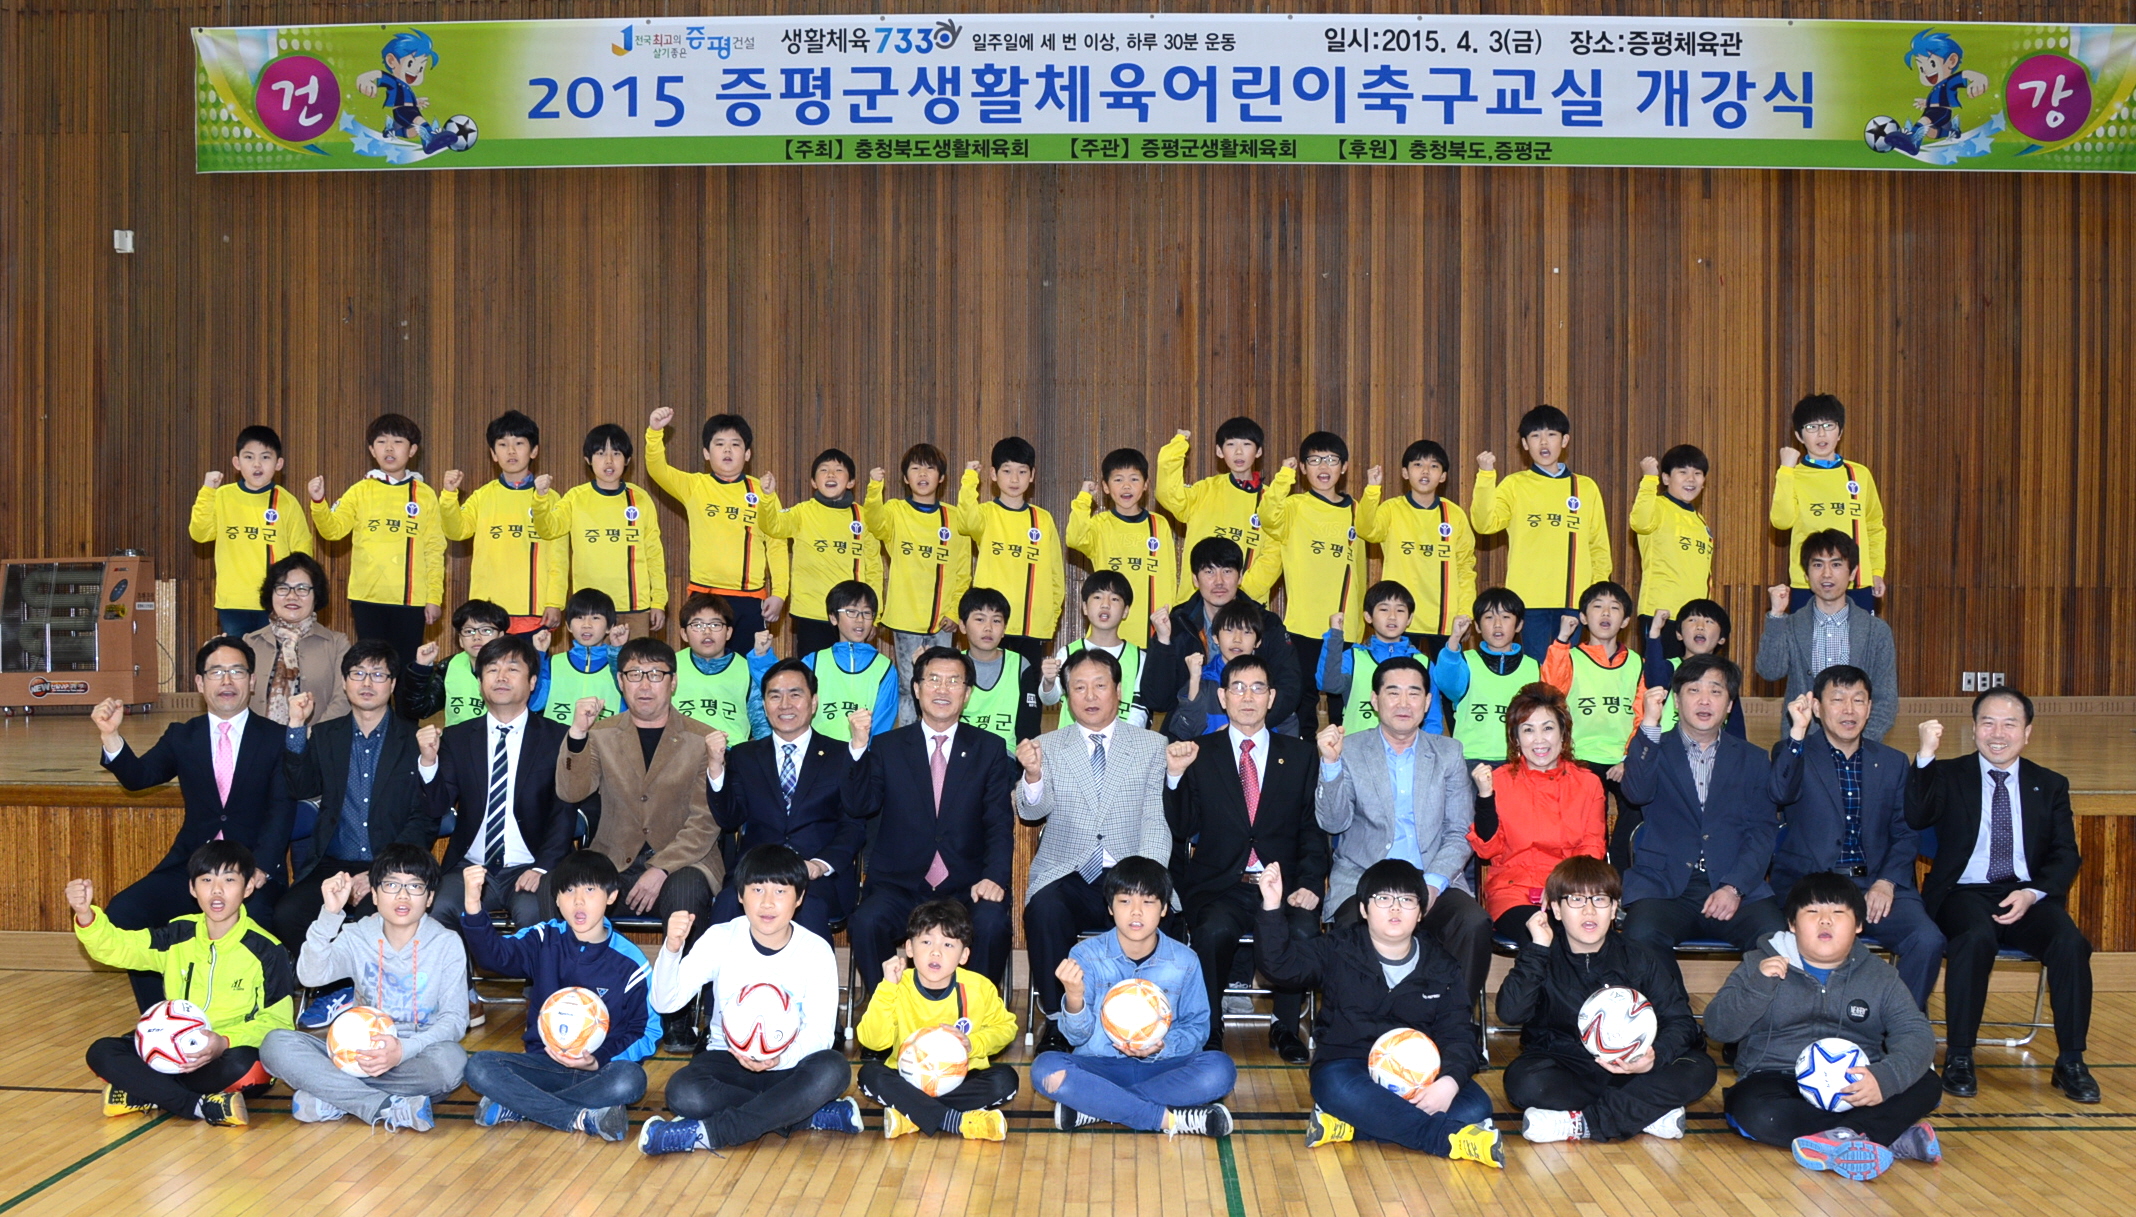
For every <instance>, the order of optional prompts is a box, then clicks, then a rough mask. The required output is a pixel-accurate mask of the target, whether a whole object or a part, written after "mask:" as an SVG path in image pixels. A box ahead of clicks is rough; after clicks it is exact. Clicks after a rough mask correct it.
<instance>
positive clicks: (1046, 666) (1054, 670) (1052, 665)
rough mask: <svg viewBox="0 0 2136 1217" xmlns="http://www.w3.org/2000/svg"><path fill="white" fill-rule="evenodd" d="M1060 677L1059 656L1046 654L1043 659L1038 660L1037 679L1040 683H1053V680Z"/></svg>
mask: <svg viewBox="0 0 2136 1217" xmlns="http://www.w3.org/2000/svg"><path fill="white" fill-rule="evenodd" d="M1060 677H1061V661H1060V657H1059V656H1057V655H1048V656H1046V657H1045V658H1044V659H1041V660H1039V661H1038V679H1039V683H1040V684H1044V685H1051V684H1053V682H1055V681H1057V680H1059V679H1060Z"/></svg>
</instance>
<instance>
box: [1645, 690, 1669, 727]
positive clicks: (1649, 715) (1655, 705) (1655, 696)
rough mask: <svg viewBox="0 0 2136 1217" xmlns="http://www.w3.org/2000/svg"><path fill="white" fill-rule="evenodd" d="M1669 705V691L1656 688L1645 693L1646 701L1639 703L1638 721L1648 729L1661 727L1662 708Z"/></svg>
mask: <svg viewBox="0 0 2136 1217" xmlns="http://www.w3.org/2000/svg"><path fill="white" fill-rule="evenodd" d="M1668 704H1669V691H1668V690H1667V689H1665V688H1661V687H1659V686H1656V687H1655V688H1652V689H1648V690H1647V691H1646V699H1645V700H1644V701H1643V702H1641V703H1640V707H1639V721H1640V722H1641V723H1642V724H1644V725H1646V726H1649V727H1659V726H1660V725H1661V711H1662V708H1663V707H1665V706H1667V705H1668Z"/></svg>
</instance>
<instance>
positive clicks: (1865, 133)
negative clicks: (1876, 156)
mask: <svg viewBox="0 0 2136 1217" xmlns="http://www.w3.org/2000/svg"><path fill="white" fill-rule="evenodd" d="M1905 130H1906V128H1905V126H1904V125H1903V124H1901V123H1900V122H1899V120H1898V119H1895V118H1893V117H1891V116H1890V115H1889V114H1879V115H1877V116H1876V117H1875V118H1872V119H1870V120H1869V125H1868V126H1867V127H1864V128H1863V129H1862V142H1863V143H1866V144H1868V145H1869V150H1870V151H1872V152H1889V151H1891V150H1892V148H1893V146H1894V145H1893V143H1892V138H1893V137H1894V136H1897V135H1899V134H1900V133H1902V132H1904V131H1905Z"/></svg>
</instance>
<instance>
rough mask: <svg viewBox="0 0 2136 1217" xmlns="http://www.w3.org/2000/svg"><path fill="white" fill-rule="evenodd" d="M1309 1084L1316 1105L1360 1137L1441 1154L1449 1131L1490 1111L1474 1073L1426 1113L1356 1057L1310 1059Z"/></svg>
mask: <svg viewBox="0 0 2136 1217" xmlns="http://www.w3.org/2000/svg"><path fill="white" fill-rule="evenodd" d="M1312 1087H1313V1102H1314V1103H1315V1104H1317V1105H1318V1106H1319V1108H1320V1110H1322V1111H1324V1112H1326V1113H1328V1114H1329V1115H1331V1116H1334V1117H1335V1118H1336V1119H1338V1120H1341V1121H1342V1122H1343V1123H1345V1124H1349V1125H1352V1126H1354V1127H1355V1128H1356V1129H1357V1135H1358V1136H1360V1137H1363V1138H1364V1139H1365V1140H1367V1141H1384V1142H1387V1143H1388V1144H1390V1145H1402V1146H1407V1147H1408V1148H1410V1149H1414V1150H1420V1151H1422V1152H1424V1153H1427V1154H1435V1155H1437V1156H1439V1157H1441V1158H1444V1157H1445V1156H1446V1154H1447V1150H1448V1149H1449V1148H1451V1145H1452V1137H1453V1135H1454V1134H1455V1133H1457V1132H1460V1131H1461V1130H1462V1129H1464V1128H1466V1127H1468V1126H1469V1125H1471V1124H1481V1123H1482V1122H1483V1120H1484V1117H1486V1116H1488V1115H1490V1114H1491V1096H1490V1095H1487V1094H1485V1093H1484V1092H1483V1087H1481V1086H1478V1085H1477V1084H1476V1083H1475V1080H1474V1079H1464V1080H1463V1081H1462V1083H1461V1089H1460V1091H1459V1092H1458V1093H1456V1094H1455V1095H1454V1101H1453V1103H1451V1104H1450V1105H1448V1107H1447V1109H1446V1110H1445V1111H1442V1112H1440V1113H1439V1114H1438V1115H1435V1116H1433V1115H1426V1114H1425V1113H1424V1112H1423V1111H1422V1110H1421V1109H1419V1108H1418V1107H1417V1106H1416V1104H1414V1103H1408V1102H1404V1101H1403V1100H1402V1099H1401V1098H1400V1097H1399V1096H1397V1095H1396V1094H1395V1093H1394V1092H1393V1091H1390V1090H1388V1089H1387V1088H1386V1087H1384V1086H1382V1085H1380V1084H1379V1083H1378V1082H1375V1081H1373V1080H1372V1073H1371V1071H1370V1070H1368V1069H1366V1068H1365V1062H1364V1060H1363V1058H1361V1057H1350V1058H1348V1059H1346V1060H1340V1061H1314V1062H1313V1072H1312Z"/></svg>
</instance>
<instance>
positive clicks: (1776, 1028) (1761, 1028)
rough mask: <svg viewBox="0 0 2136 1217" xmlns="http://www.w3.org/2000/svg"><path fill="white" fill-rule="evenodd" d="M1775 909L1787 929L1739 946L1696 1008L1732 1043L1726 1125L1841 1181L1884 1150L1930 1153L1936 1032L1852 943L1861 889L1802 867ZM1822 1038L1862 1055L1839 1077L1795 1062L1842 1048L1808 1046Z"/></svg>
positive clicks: (1887, 973)
mask: <svg viewBox="0 0 2136 1217" xmlns="http://www.w3.org/2000/svg"><path fill="white" fill-rule="evenodd" d="M1786 912H1787V921H1788V925H1789V926H1790V927H1791V928H1790V929H1787V930H1783V931H1780V932H1777V933H1775V934H1773V935H1772V936H1771V937H1770V938H1768V939H1766V940H1765V941H1764V942H1762V943H1760V944H1759V946H1758V948H1757V949H1756V950H1755V951H1752V952H1750V953H1749V954H1748V955H1746V957H1745V958H1744V961H1743V963H1742V964H1741V965H1739V966H1738V967H1737V968H1736V970H1735V972H1734V973H1733V974H1731V975H1730V976H1729V977H1728V980H1727V983H1725V984H1723V985H1722V986H1721V990H1720V992H1718V993H1716V994H1714V995H1713V1000H1712V1001H1711V1002H1709V1003H1707V1005H1706V1033H1707V1034H1708V1035H1711V1036H1712V1037H1714V1038H1715V1039H1717V1040H1720V1041H1722V1042H1724V1043H1734V1044H1737V1045H1740V1047H1738V1049H1737V1055H1736V1079H1737V1080H1736V1084H1735V1085H1733V1086H1730V1087H1729V1088H1728V1089H1726V1090H1724V1091H1722V1092H1721V1095H1722V1099H1723V1102H1724V1105H1725V1106H1726V1108H1727V1111H1728V1122H1729V1123H1730V1124H1732V1125H1734V1126H1735V1129H1736V1131H1737V1132H1740V1133H1742V1134H1743V1135H1744V1136H1746V1137H1749V1138H1750V1139H1751V1140H1753V1141H1763V1142H1764V1143H1765V1144H1767V1145H1776V1146H1787V1147H1789V1148H1791V1149H1792V1150H1793V1151H1794V1154H1795V1161H1796V1162H1797V1163H1798V1164H1800V1165H1801V1166H1802V1167H1803V1168H1804V1169H1806V1170H1813V1171H1825V1170H1828V1171H1832V1172H1834V1173H1836V1174H1838V1175H1839V1176H1840V1177H1841V1178H1844V1179H1853V1180H1856V1181H1861V1180H1866V1179H1874V1178H1876V1177H1877V1176H1878V1175H1881V1174H1883V1173H1884V1172H1885V1171H1886V1170H1889V1169H1890V1168H1891V1163H1892V1160H1893V1159H1894V1158H1911V1159H1913V1160H1915V1161H1917V1162H1937V1161H1941V1160H1942V1158H1943V1150H1942V1147H1941V1146H1940V1145H1939V1144H1938V1143H1937V1140H1936V1130H1935V1128H1934V1127H1933V1126H1931V1125H1930V1124H1929V1122H1928V1120H1927V1118H1926V1117H1927V1116H1928V1113H1930V1112H1932V1111H1934V1110H1935V1109H1936V1104H1937V1103H1938V1102H1939V1101H1940V1100H1941V1099H1942V1097H1943V1083H1942V1082H1941V1080H1940V1079H1938V1078H1937V1077H1936V1073H1935V1071H1934V1070H1933V1069H1931V1068H1929V1065H1930V1063H1931V1062H1932V1061H1934V1060H1935V1055H1936V1037H1935V1033H1934V1032H1932V1031H1931V1030H1929V1026H1928V1016H1927V1015H1925V1014H1923V1013H1921V1008H1920V1007H1919V1006H1918V1005H1916V1004H1914V999H1913V994H1912V993H1910V992H1908V991H1907V988H1906V984H1905V982H1904V981H1902V980H1900V979H1899V974H1898V971H1897V970H1896V969H1894V968H1893V967H1892V966H1891V965H1890V964H1888V963H1885V962H1884V961H1883V960H1881V959H1878V958H1877V957H1876V956H1875V955H1872V954H1870V952H1869V949H1868V948H1867V947H1865V946H1862V945H1861V944H1860V943H1858V942H1856V941H1855V939H1856V937H1857V936H1858V935H1859V934H1860V933H1861V931H1862V925H1863V924H1864V923H1865V922H1866V921H1867V920H1868V918H1869V914H1868V906H1867V902H1866V901H1865V900H1864V899H1863V897H1862V891H1861V889H1860V888H1858V887H1856V886H1855V885H1854V880H1852V879H1850V878H1848V877H1846V876H1844V875H1837V874H1833V873H1831V872H1829V871H1825V872H1820V873H1818V874H1813V875H1805V876H1803V877H1802V879H1801V880H1799V881H1798V882H1797V883H1796V884H1795V886H1794V887H1793V888H1792V889H1791V890H1789V892H1788V894H1787V908H1786ZM1831 1039H1837V1040H1842V1041H1845V1042H1846V1043H1847V1044H1851V1045H1853V1046H1854V1047H1855V1048H1858V1049H1859V1050H1860V1052H1861V1058H1862V1060H1863V1062H1865V1064H1864V1066H1863V1067H1860V1068H1851V1069H1848V1070H1846V1078H1847V1081H1846V1082H1845V1084H1843V1085H1842V1084H1838V1079H1836V1078H1835V1079H1825V1078H1822V1077H1819V1076H1817V1071H1816V1070H1815V1068H1814V1066H1815V1064H1816V1062H1815V1061H1814V1060H1813V1061H1812V1062H1810V1064H1811V1066H1812V1068H1811V1069H1809V1070H1805V1069H1804V1068H1803V1067H1802V1063H1801V1062H1802V1058H1803V1056H1804V1055H1805V1050H1806V1049H1809V1048H1811V1047H1812V1046H1813V1045H1816V1046H1817V1047H1818V1048H1819V1049H1820V1050H1822V1051H1825V1052H1827V1053H1830V1052H1832V1051H1835V1050H1837V1051H1844V1048H1843V1047H1842V1046H1840V1045H1833V1044H1830V1043H1825V1044H1819V1041H1821V1040H1831ZM1805 1073H1807V1074H1809V1076H1807V1077H1805V1076H1804V1074H1805ZM1828 1083H1829V1084H1830V1085H1829V1088H1828ZM1841 1112H1844V1113H1845V1114H1844V1115H1841V1114H1838V1113H1841Z"/></svg>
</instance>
